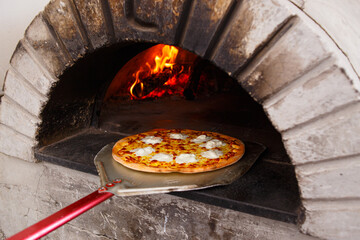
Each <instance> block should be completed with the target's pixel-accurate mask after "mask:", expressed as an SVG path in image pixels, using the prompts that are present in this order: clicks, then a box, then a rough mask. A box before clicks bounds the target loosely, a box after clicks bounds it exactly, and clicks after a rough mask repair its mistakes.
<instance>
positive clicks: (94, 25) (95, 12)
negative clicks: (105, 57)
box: [74, 0, 110, 49]
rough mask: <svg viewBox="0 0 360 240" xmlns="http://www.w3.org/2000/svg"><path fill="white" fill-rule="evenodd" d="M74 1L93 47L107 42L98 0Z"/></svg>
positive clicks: (98, 46)
mask: <svg viewBox="0 0 360 240" xmlns="http://www.w3.org/2000/svg"><path fill="white" fill-rule="evenodd" d="M74 2H75V5H76V7H77V9H78V11H79V13H80V18H81V21H82V23H83V25H84V27H85V30H86V32H87V35H88V38H89V40H90V42H91V44H92V46H93V47H94V49H97V48H100V47H102V46H104V45H105V44H107V43H109V42H110V41H109V37H108V36H107V33H106V25H105V18H104V15H103V12H102V8H101V4H100V0H74Z"/></svg>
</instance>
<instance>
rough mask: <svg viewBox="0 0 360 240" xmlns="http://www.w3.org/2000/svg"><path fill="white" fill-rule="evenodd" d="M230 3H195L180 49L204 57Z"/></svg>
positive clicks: (226, 1)
mask: <svg viewBox="0 0 360 240" xmlns="http://www.w3.org/2000/svg"><path fill="white" fill-rule="evenodd" d="M230 3H231V1H230V0H225V1H215V0H211V1H196V3H195V6H194V10H193V14H192V15H191V18H190V20H189V24H188V28H187V31H186V35H185V38H184V42H183V45H182V47H184V48H185V49H189V50H191V51H193V52H195V53H196V54H198V55H200V56H204V54H205V52H206V49H207V48H208V46H209V44H210V41H211V39H212V38H213V37H214V35H215V32H216V30H217V28H218V27H219V24H220V22H221V20H222V19H223V18H224V17H225V13H226V10H227V9H228V8H229V6H230Z"/></svg>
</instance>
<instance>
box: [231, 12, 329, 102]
mask: <svg viewBox="0 0 360 240" xmlns="http://www.w3.org/2000/svg"><path fill="white" fill-rule="evenodd" d="M329 55H330V53H329V52H328V51H327V49H325V47H324V45H323V44H322V42H321V40H320V37H319V36H318V35H316V34H315V33H314V32H313V30H311V29H310V28H309V27H308V26H307V25H306V23H304V22H303V21H302V20H301V19H297V21H295V24H294V25H293V26H292V28H291V29H289V30H288V31H287V32H286V33H285V34H284V35H283V36H282V37H281V38H280V39H278V40H277V42H275V43H274V45H273V46H272V47H270V48H269V49H268V50H266V52H264V53H263V54H262V55H260V57H259V58H258V59H255V60H254V61H253V62H252V63H251V64H250V65H249V67H248V68H247V69H245V70H244V71H243V72H241V73H240V75H239V76H238V77H237V78H238V80H239V82H240V83H241V84H242V86H243V87H244V88H245V89H246V90H247V91H248V92H249V93H250V94H251V95H252V96H253V97H254V98H255V99H256V100H258V101H262V100H263V99H264V98H266V97H268V96H270V95H271V94H273V93H276V92H277V91H279V90H280V89H281V88H282V87H284V86H285V85H287V84H288V83H290V82H292V81H293V80H294V79H296V78H298V77H300V76H301V75H303V74H304V73H306V72H307V71H308V70H310V69H311V68H313V67H314V66H315V65H317V64H318V63H319V62H320V61H322V60H323V59H325V58H327V57H328V56H329Z"/></svg>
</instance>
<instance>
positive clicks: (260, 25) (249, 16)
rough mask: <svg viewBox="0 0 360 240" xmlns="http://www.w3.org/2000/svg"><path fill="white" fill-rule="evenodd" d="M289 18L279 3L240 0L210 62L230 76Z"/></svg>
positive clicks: (288, 13) (289, 13) (261, 0)
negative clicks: (226, 31) (233, 17)
mask: <svg viewBox="0 0 360 240" xmlns="http://www.w3.org/2000/svg"><path fill="white" fill-rule="evenodd" d="M290 16H291V12H290V11H288V10H287V9H286V8H284V7H282V6H281V5H280V2H279V1H270V0H266V1H263V0H256V1H254V0H246V1H242V3H241V7H240V10H239V11H238V13H237V16H236V18H235V19H234V20H233V21H232V22H230V23H229V24H231V28H230V30H229V33H228V34H227V36H224V38H225V39H224V40H223V43H222V45H221V46H220V47H219V49H218V51H217V52H216V55H215V57H214V62H215V63H216V64H217V65H218V66H220V67H221V68H223V69H224V70H225V71H226V72H227V73H229V75H232V74H233V73H234V72H235V71H236V70H238V69H239V68H240V67H242V66H243V65H244V64H245V63H246V62H247V61H248V60H249V58H251V57H252V56H253V54H254V53H255V51H256V50H257V49H258V48H259V47H260V46H262V45H264V44H267V42H268V39H269V38H270V37H271V36H272V34H273V32H275V31H276V30H277V29H278V28H279V27H280V26H281V25H282V24H283V22H285V20H286V19H287V18H289V17H290Z"/></svg>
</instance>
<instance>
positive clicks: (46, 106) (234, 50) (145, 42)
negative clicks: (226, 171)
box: [0, 0, 360, 239]
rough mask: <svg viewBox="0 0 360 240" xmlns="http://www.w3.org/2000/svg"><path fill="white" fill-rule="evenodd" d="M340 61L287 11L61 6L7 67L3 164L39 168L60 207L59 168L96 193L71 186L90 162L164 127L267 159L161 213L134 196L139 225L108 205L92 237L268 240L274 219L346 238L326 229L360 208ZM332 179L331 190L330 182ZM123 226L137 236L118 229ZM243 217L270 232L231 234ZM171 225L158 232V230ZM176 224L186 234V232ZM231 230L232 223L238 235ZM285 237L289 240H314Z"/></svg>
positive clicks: (200, 5)
mask: <svg viewBox="0 0 360 240" xmlns="http://www.w3.org/2000/svg"><path fill="white" fill-rule="evenodd" d="M175 52H176V54H175ZM174 54H175V55H174ZM164 59H165V60H164ZM344 59H345V58H344V56H343V54H342V53H341V52H340V51H339V49H337V47H336V46H335V44H334V43H333V42H332V41H331V39H330V38H329V37H328V36H327V35H326V34H325V33H323V32H322V29H321V28H319V27H318V26H317V25H316V24H315V23H314V22H312V20H310V19H309V18H308V17H307V16H306V15H305V14H303V13H302V12H301V10H299V9H298V8H296V7H294V5H293V4H292V3H291V2H289V1H286V0H276V1H270V0H269V1H267V0H266V1H252V0H251V1H250V0H243V1H237V0H227V1H201V0H197V1H192V0H176V1H153V0H147V1H140V0H139V1H128V0H125V1H115V0H108V1H102V0H87V1H85V0H69V1H63V0H54V1H51V2H50V3H49V4H48V5H47V7H46V8H45V10H44V11H43V12H41V13H40V14H39V15H38V16H36V17H35V19H34V20H33V22H32V23H31V24H30V26H29V27H28V28H27V30H26V32H25V36H24V38H23V39H22V40H20V42H19V44H18V46H17V48H16V50H15V52H14V54H13V56H12V59H11V68H10V69H9V70H8V72H7V76H6V80H5V84H4V96H3V97H2V98H1V105H0V123H1V124H0V141H1V144H0V152H1V155H0V156H2V157H4V158H6V159H11V161H12V162H16V161H20V160H19V159H22V160H25V161H27V162H38V161H41V162H42V163H38V166H42V165H41V164H45V165H44V166H45V167H44V170H43V174H45V175H46V176H47V177H46V178H47V179H49V181H50V182H51V184H50V186H48V185H47V184H48V183H46V180H42V181H45V183H44V184H43V185H44V186H47V188H44V190H42V191H44V192H46V193H47V194H48V195H49V196H51V195H52V192H51V191H52V190H51V185H54V183H55V182H56V181H55V180H54V179H55V177H56V178H57V179H58V178H60V179H61V178H62V176H61V175H62V174H61V171H60V170H58V168H57V167H56V166H57V165H60V166H62V167H65V168H62V167H59V169H66V170H62V171H64V172H66V174H64V176H63V177H64V179H70V180H69V181H68V180H67V182H66V183H64V185H66V186H65V188H66V189H71V188H77V187H78V188H79V189H82V190H81V191H80V192H84V185H86V184H87V183H86V181H87V180H86V179H87V178H91V179H93V178H94V177H95V176H91V177H88V174H85V175H84V176H85V177H80V178H81V179H85V180H82V181H83V182H82V183H81V184H80V183H78V182H76V181H74V182H72V181H71V179H76V178H77V177H78V176H76V175H77V174H79V176H80V175H81V174H84V173H82V172H85V173H90V174H93V175H96V168H95V166H94V164H93V158H94V156H95V155H96V153H97V152H98V151H99V150H100V149H101V148H102V147H103V146H104V145H106V144H108V143H111V142H115V141H117V140H118V139H120V138H122V137H125V136H128V135H131V134H136V133H139V132H144V131H147V130H150V129H154V128H188V129H194V130H206V131H214V132H220V133H223V134H227V135H230V136H233V137H237V138H239V139H241V140H243V141H245V142H257V143H260V144H263V145H264V146H266V148H267V150H266V152H265V153H264V154H263V155H262V156H261V157H260V158H259V159H258V160H257V162H256V163H255V165H254V166H253V167H252V168H251V170H250V171H249V172H248V173H247V174H246V175H245V176H243V177H242V178H240V179H239V180H237V181H236V182H234V183H233V184H231V185H229V186H223V187H216V188H211V189H206V190H200V191H191V192H183V193H173V194H172V195H166V196H165V197H163V200H161V199H162V197H161V196H155V197H153V198H152V197H144V198H134V199H133V200H134V201H135V202H137V204H140V205H141V207H140V209H141V208H143V210H140V211H136V210H134V211H128V210H127V209H133V207H134V206H133V205H132V203H131V201H132V200H131V199H130V200H123V199H121V201H124V202H125V205H124V206H123V207H120V208H119V209H117V210H113V209H114V208H115V207H116V205H117V204H118V202H115V203H114V202H112V203H109V204H108V205H106V206H104V207H103V208H102V210H101V211H105V212H107V214H108V215H106V214H105V215H101V214H102V213H100V215H101V216H102V218H101V219H103V220H104V222H108V224H109V225H108V226H105V225H104V224H103V223H101V224H99V223H98V222H97V221H98V220H91V221H90V223H89V224H90V225H91V226H95V227H94V228H96V230H94V231H95V232H92V233H91V234H93V237H94V236H100V235H106V236H111V237H112V238H122V237H123V236H126V238H128V239H131V238H146V237H149V236H150V237H152V238H159V237H164V238H166V237H169V236H170V237H172V238H180V237H181V238H183V237H185V236H187V237H189V238H192V237H195V238H196V237H200V238H201V236H203V237H205V238H210V237H215V238H238V237H240V235H241V234H243V235H242V236H246V237H247V238H252V239H256V238H257V237H259V238H262V239H263V238H264V237H265V238H267V237H268V238H269V239H271V238H272V237H273V236H276V234H275V235H274V232H276V230H270V229H271V224H268V223H267V222H266V221H273V220H276V221H274V222H276V223H277V224H279V225H278V226H294V224H298V225H299V226H300V228H301V230H302V231H303V232H304V233H309V234H311V235H314V236H319V237H325V238H332V237H333V236H335V237H337V236H340V235H341V234H345V233H343V232H342V231H340V230H338V229H337V230H329V229H331V227H330V226H333V225H332V224H331V223H329V222H328V221H326V219H336V218H337V217H340V219H342V220H343V223H342V224H344V225H347V226H350V228H351V226H355V225H356V223H357V222H356V221H352V220H351V219H355V218H356V216H357V215H356V214H355V215H354V214H350V215H351V216H352V217H353V218H352V217H349V216H350V215H349V214H348V213H349V212H351V211H350V210H349V208H348V207H347V204H346V203H347V202H348V201H350V202H351V203H350V205H351V204H353V205H354V206H358V205H356V201H355V200H354V201H353V200H352V199H353V197H356V196H355V195H356V194H355V195H354V196H353V195H352V194H351V193H350V192H351V191H345V190H346V189H345V190H344V189H343V188H342V187H341V186H340V185H341V184H340V183H341V182H344V183H346V184H349V183H351V182H354V181H356V180H354V178H353V174H352V170H351V169H352V167H354V169H358V165H357V164H356V159H357V158H358V154H359V151H358V147H357V146H358V144H359V143H360V140H359V138H358V137H357V135H356V134H354V133H356V132H359V125H358V119H359V116H360V107H359V106H360V105H359V103H358V99H359V92H358V90H359V79H358V78H357V76H356V74H355V72H354V70H353V69H352V67H351V65H350V64H349V63H348V62H347V60H346V59H345V60H344ZM168 60H169V61H168ZM159 66H160V67H159ZM158 67H159V68H158ZM354 135H355V136H354ZM44 162H45V163H44ZM340 162H342V163H344V164H345V165H342V164H340ZM328 163H329V165H327V164H328ZM21 164H23V163H21ZM21 164H20V165H21ZM26 164H28V163H26ZM29 164H30V163H29ZM33 164H35V163H33ZM53 164H56V165H53ZM334 166H335V167H334ZM49 169H50V170H49ZM51 169H52V170H51ZM323 169H326V171H325V170H323ZM324 171H325V172H326V173H325V174H324V175H322V172H324ZM68 172H69V173H70V172H71V173H72V174H74V175H73V176H74V177H73V176H72V175H71V174H70V175H69V173H68ZM327 174H328V175H327ZM343 175H344V176H343ZM41 176H42V175H41ZM69 176H70V177H69ZM81 176H83V175H81ZM329 177H331V178H334V183H331V184H330V183H329V184H328V183H327V181H326V180H327V179H328V178H329ZM338 178H341V181H340V180H339V181H338V182H339V183H337V180H336V179H338ZM344 179H345V180H344ZM38 181H39V183H40V182H42V181H40V178H39V180H38ZM64 181H65V180H64ZM60 182H61V180H60ZM84 182H85V183H84ZM90 182H91V181H90ZM326 184H328V185H326ZM339 184H340V185H339ZM39 185H40V187H41V184H38V186H39ZM89 185H91V184H89ZM36 189H38V188H36ZM47 189H48V190H47ZM37 192H38V190H35V195H37ZM60 195H61V194H60ZM46 196H47V195H46ZM178 197H180V198H178ZM35 199H36V197H35ZM40 199H41V198H40ZM154 199H156V200H154ZM165 199H167V200H165ZM169 199H170V200H169ZM175 199H176V200H175ZM185 199H186V200H185ZM188 199H190V200H188ZM349 199H350V200H349ZM193 200H194V202H193ZM149 201H157V202H156V204H154V205H151V204H149ZM163 201H165V202H166V203H165V202H163ZM54 202H55V205H56V203H58V201H57V200H54ZM185 202H186V203H185ZM203 203H205V204H209V205H204V204H203ZM182 204H185V205H187V207H186V208H187V209H186V210H184V213H181V209H183V206H184V205H182ZM194 204H195V205H197V204H198V206H195V207H192V206H194ZM40 205H41V204H40ZM60 205H61V204H60ZM37 206H38V205H37ZM204 206H210V207H209V208H208V209H210V210H206V209H205V210H204V209H203V208H206V207H204ZM332 206H335V207H334V208H332ZM351 206H352V205H351ZM218 207H219V208H218ZM32 208H33V207H28V209H29V212H31V211H32V210H31V209H32ZM200 208H201V209H202V210H199V209H200ZM144 209H145V210H144ZM112 211H113V213H109V212H112ZM142 211H144V213H143V216H140V217H139V216H134V215H133V214H135V215H138V214H140V215H141V212H142ZM227 211H230V212H231V213H229V214H228V212H227ZM339 211H340V212H341V213H339V214H338V212H339ZM123 212H126V214H125V215H126V217H127V218H128V219H129V222H126V223H124V222H123V223H121V224H119V226H121V227H119V228H117V227H112V228H110V227H109V226H110V225H114V226H117V223H116V221H117V220H116V218H117V216H118V215H119V214H122V213H123ZM244 213H246V214H250V215H249V216H250V218H253V217H255V218H254V219H252V220H251V222H252V224H255V222H256V221H257V220H256V218H257V217H260V218H259V219H265V220H264V222H261V223H260V225H264V224H265V225H266V227H265V229H267V230H266V231H263V230H259V232H258V233H257V232H256V231H257V230H256V228H254V227H252V229H253V230H254V231H255V232H252V233H248V232H246V231H243V230H239V227H237V226H236V225H237V224H236V222H238V224H239V225H241V221H242V220H241V219H242V216H243V215H242V214H244ZM206 214H210V215H211V216H210V215H209V216H210V217H209V221H208V225H207V226H206V227H204V225H203V224H202V223H198V222H197V223H194V224H195V225H193V227H192V229H190V228H191V227H190V226H192V223H193V222H194V221H198V217H199V216H205V215H206ZM237 214H238V215H237ZM342 214H343V215H342ZM149 215H154V216H155V217H154V219H149V218H148V217H149ZM215 215H216V216H215ZM169 216H171V217H172V219H171V220H170V219H169ZM234 216H235V217H234ZM342 216H345V217H344V218H341V217H342ZM92 217H93V215H92ZM137 217H138V218H137ZM163 217H164V219H165V220H164V221H165V223H164V224H165V225H164V226H163V228H161V229H162V230H159V229H160V227H158V225H156V226H157V227H158V228H159V229H156V227H151V224H152V223H153V222H155V221H159V219H162V220H161V221H163ZM179 217H181V218H182V219H183V221H185V222H187V223H186V224H185V225H186V228H185V229H182V230H180V231H178V232H177V231H176V229H177V227H176V226H177V225H179V224H180V223H181V222H182V220H181V219H179ZM227 217H229V218H230V220H225V219H226V218H227ZM37 218H39V217H34V219H37ZM231 219H234V221H232V220H231ZM270 219H271V220H270ZM38 220H39V219H38ZM1 221H2V220H0V222H1ZM79 221H80V223H79V224H80V225H81V227H78V225H76V224H74V225H72V226H70V227H69V228H66V229H67V230H69V229H71V228H73V229H75V228H78V229H81V228H84V229H87V227H86V226H85V225H86V221H84V220H79ZM222 221H227V222H229V223H230V222H233V223H232V224H235V225H232V224H230V225H231V227H230V228H231V229H230V230H229V229H226V227H224V226H222V225H221V222H222ZM261 221H263V220H261ZM142 222H145V223H146V224H144V225H142V226H141V227H139V226H136V225H139V224H141V223H142ZM168 222H169V224H170V225H168V227H167V231H168V232H166V224H167V223H168ZM170 222H171V223H170ZM234 222H235V223H234ZM265 222H266V223H265ZM252 224H250V225H252ZM342 224H340V225H339V228H340V227H341V226H343V225H342ZM80 225H79V226H80ZM265 225H264V226H265ZM101 226H102V227H101ZM252 226H253V225H252ZM319 226H321V229H326V231H323V230H319V228H320V227H319ZM280 228H281V227H279V229H280ZM103 229H105V230H104V231H105V232H106V231H107V233H103V232H102V231H103ZM219 229H220V230H219ZM346 229H348V228H346ZM18 230H20V229H17V231H18ZM59 231H60V230H59ZM69 231H70V232H71V231H73V230H69ZM86 231H90V230H86ZM187 231H189V232H188V233H186V232H187ZM271 231H272V233H270V234H269V232H271ZM279 231H280V232H281V234H282V235H281V237H280V238H283V239H286V238H287V237H289V236H293V235H292V234H295V235H296V238H297V239H303V238H304V239H305V238H307V236H305V235H301V234H299V235H297V234H298V233H294V232H291V231H293V230H291V231H290V230H289V231H290V232H287V231H284V230H279ZM338 231H340V232H341V234H340V235H337V234H338ZM354 231H355V232H356V231H357V230H354ZM169 232H170V233H169ZM295 232H296V231H295ZM325 232H326V233H325ZM345 232H346V231H345ZM357 233H358V232H357ZM56 234H59V235H56ZM86 234H88V233H86ZM86 234H85V235H86ZM91 234H90V235H91ZM117 234H121V235H123V236H121V237H120V236H118V235H117ZM239 234H240V235H239ZM66 235H67V234H66V232H62V233H55V235H54V236H66ZM85 235H84V237H85ZM345 235H346V234H345ZM345 235H341V236H345ZM346 236H347V235H346Z"/></svg>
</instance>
